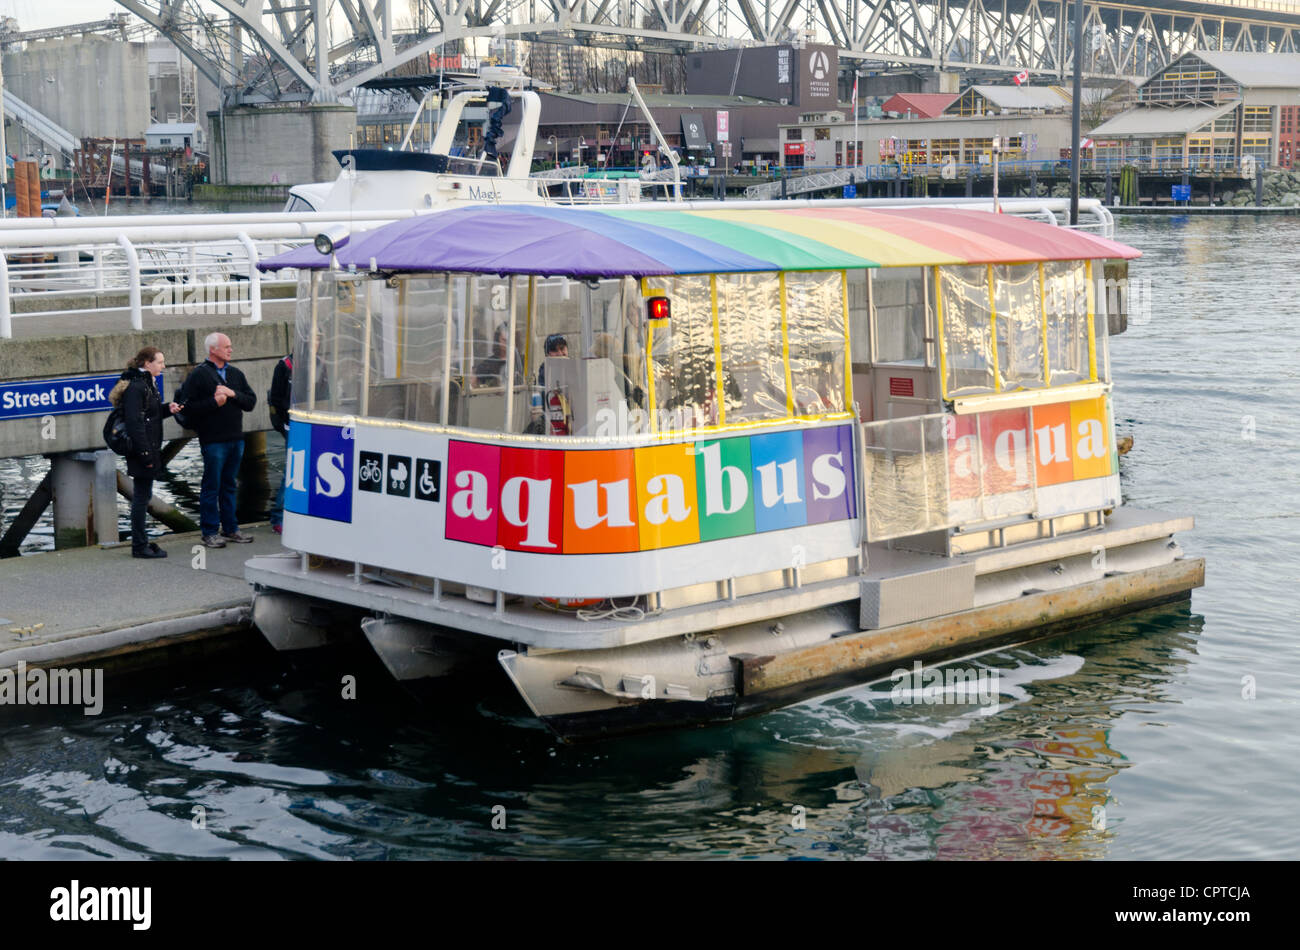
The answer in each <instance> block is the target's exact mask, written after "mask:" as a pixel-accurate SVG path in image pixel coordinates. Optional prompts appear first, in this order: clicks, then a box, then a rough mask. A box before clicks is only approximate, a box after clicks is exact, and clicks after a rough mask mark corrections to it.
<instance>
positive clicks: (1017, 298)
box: [993, 264, 1046, 391]
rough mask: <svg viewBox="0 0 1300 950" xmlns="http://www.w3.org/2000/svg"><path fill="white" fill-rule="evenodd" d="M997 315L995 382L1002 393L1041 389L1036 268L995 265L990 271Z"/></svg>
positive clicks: (1040, 315)
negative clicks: (996, 372) (996, 380)
mask: <svg viewBox="0 0 1300 950" xmlns="http://www.w3.org/2000/svg"><path fill="white" fill-rule="evenodd" d="M993 287H994V294H993V301H994V308H995V310H996V312H997V339H998V380H999V384H1000V386H1001V388H1002V389H1003V390H1004V391H1010V390H1016V389H1041V388H1042V387H1043V386H1045V385H1046V381H1045V380H1044V378H1043V309H1042V296H1041V292H1040V287H1039V283H1038V265H1037V264H998V265H995V266H994V268H993Z"/></svg>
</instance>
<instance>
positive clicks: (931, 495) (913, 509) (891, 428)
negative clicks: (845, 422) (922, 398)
mask: <svg viewBox="0 0 1300 950" xmlns="http://www.w3.org/2000/svg"><path fill="white" fill-rule="evenodd" d="M945 418H947V417H945V416H944V415H941V414H936V415H927V416H911V417H909V418H906V419H895V420H891V421H886V422H871V423H867V424H866V425H864V426H863V427H862V459H863V469H864V471H865V473H866V485H867V505H866V509H867V537H868V538H869V539H870V540H872V541H884V540H887V539H889V538H899V537H904V536H906V535H912V534H922V533H924V532H926V531H936V530H939V529H942V528H946V527H947V526H948V525H949V523H950V519H949V514H948V465H947V445H946V441H945V436H944V433H945V428H944V419H945Z"/></svg>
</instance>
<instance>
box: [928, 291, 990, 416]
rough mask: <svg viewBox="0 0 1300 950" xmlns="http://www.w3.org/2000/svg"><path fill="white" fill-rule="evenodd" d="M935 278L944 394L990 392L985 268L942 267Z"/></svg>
mask: <svg viewBox="0 0 1300 950" xmlns="http://www.w3.org/2000/svg"><path fill="white" fill-rule="evenodd" d="M939 279H940V284H941V285H942V293H943V345H944V351H945V353H944V357H945V360H946V369H947V380H946V384H947V394H948V398H950V399H951V398H952V397H953V396H965V395H972V394H974V393H990V392H993V331H992V325H991V322H990V317H991V314H990V313H989V288H988V268H987V267H983V266H976V267H943V268H940V269H939Z"/></svg>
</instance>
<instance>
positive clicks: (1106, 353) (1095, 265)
mask: <svg viewBox="0 0 1300 950" xmlns="http://www.w3.org/2000/svg"><path fill="white" fill-rule="evenodd" d="M1123 263H1124V270H1123V273H1124V279H1125V280H1126V281H1127V279H1128V262H1127V261H1125V262H1123ZM1092 279H1093V284H1094V287H1095V288H1096V290H1095V292H1094V293H1093V295H1092V305H1093V324H1092V327H1093V329H1092V332H1093V337H1094V339H1095V340H1096V341H1097V342H1096V351H1097V379H1099V380H1101V381H1103V382H1107V383H1108V382H1110V310H1111V307H1116V308H1118V307H1119V284H1118V280H1117V278H1115V277H1113V276H1110V275H1108V274H1107V273H1106V262H1105V261H1093V262H1092Z"/></svg>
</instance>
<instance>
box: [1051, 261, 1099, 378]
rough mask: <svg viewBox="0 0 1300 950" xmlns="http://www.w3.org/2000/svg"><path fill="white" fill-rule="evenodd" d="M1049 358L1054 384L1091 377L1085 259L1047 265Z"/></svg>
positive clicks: (1053, 262)
mask: <svg viewBox="0 0 1300 950" xmlns="http://www.w3.org/2000/svg"><path fill="white" fill-rule="evenodd" d="M1043 276H1044V284H1045V287H1044V290H1045V295H1044V306H1045V309H1046V311H1047V359H1048V368H1049V370H1050V372H1051V374H1052V385H1053V386H1059V385H1061V384H1063V383H1072V382H1080V381H1082V380H1086V379H1088V378H1089V368H1088V286H1087V273H1086V268H1085V265H1084V262H1083V261H1051V262H1048V263H1046V264H1044V265H1043Z"/></svg>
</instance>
